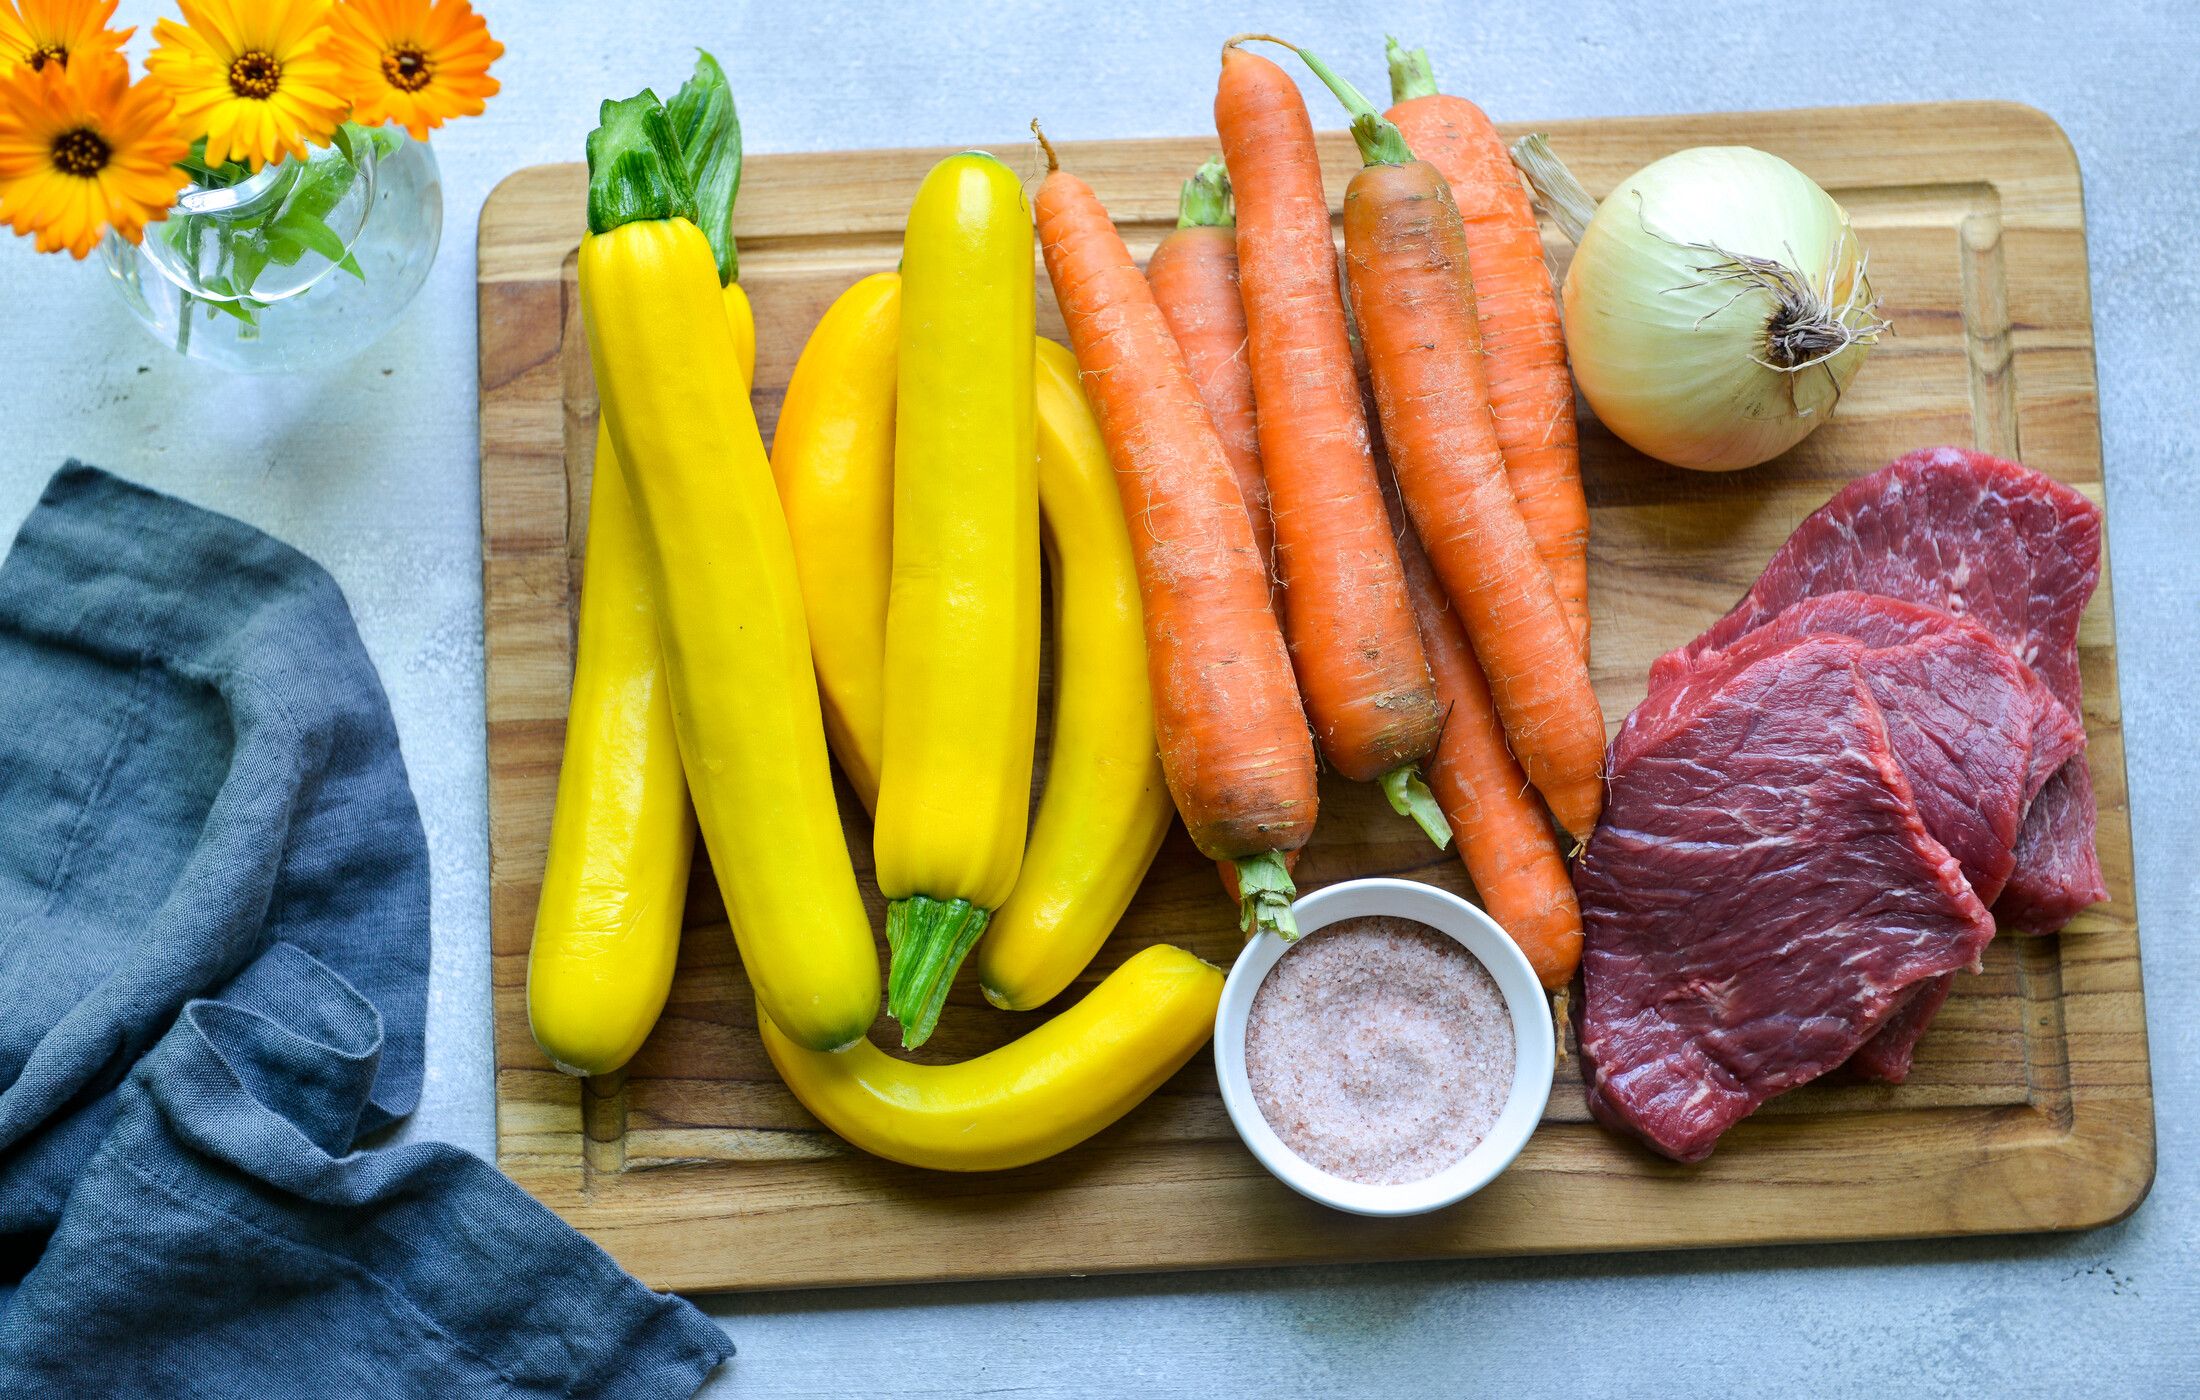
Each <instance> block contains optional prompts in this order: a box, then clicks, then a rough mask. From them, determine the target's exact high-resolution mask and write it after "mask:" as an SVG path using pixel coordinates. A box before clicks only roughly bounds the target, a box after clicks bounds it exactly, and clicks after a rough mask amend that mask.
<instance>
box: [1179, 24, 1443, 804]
mask: <svg viewBox="0 0 2200 1400" xmlns="http://www.w3.org/2000/svg"><path fill="white" fill-rule="evenodd" d="M1236 43H1237V41H1236V40H1232V41H1231V42H1230V43H1229V44H1226V45H1224V46H1223V50H1222V77H1221V81H1220V83H1219V84H1218V85H1217V87H1216V90H1215V129H1216V130H1217V131H1218V132H1220V133H1221V136H1222V158H1223V160H1224V161H1225V162H1226V163H1227V164H1228V165H1229V169H1230V185H1231V188H1232V190H1233V192H1234V193H1235V196H1236V199H1237V221H1238V280H1239V286H1240V289H1241V290H1242V292H1243V294H1244V300H1245V324H1246V328H1247V333H1248V334H1247V342H1246V344H1247V350H1248V352H1249V354H1250V358H1251V361H1252V370H1253V397H1254V401H1255V403H1256V404H1257V405H1258V407H1259V415H1260V456H1261V468H1262V470H1263V472H1264V473H1265V474H1266V476H1267V478H1268V505H1269V510H1270V513H1271V514H1272V515H1273V516H1274V518H1275V526H1276V565H1277V571H1278V573H1279V574H1280V575H1281V576H1282V580H1283V588H1284V594H1283V598H1284V605H1283V623H1284V631H1285V635H1286V636H1287V637H1289V639H1290V642H1291V660H1292V662H1293V664H1294V665H1295V666H1296V667H1297V669H1298V675H1299V688H1300V689H1301V691H1303V692H1304V693H1305V696H1306V708H1307V714H1308V716H1309V717H1310V718H1311V719H1312V720H1313V721H1314V733H1315V736H1316V737H1317V738H1318V739H1319V740H1320V741H1321V750H1322V756H1323V757H1324V758H1326V759H1328V760H1329V763H1330V766H1331V767H1333V768H1335V769H1336V770H1337V771H1338V772H1340V773H1342V774H1344V776H1346V777H1348V778H1352V779H1354V780H1356V781H1360V782H1366V781H1369V780H1372V779H1377V778H1380V779H1382V781H1383V787H1384V791H1385V792H1386V793H1388V794H1389V796H1390V798H1391V803H1392V805H1393V806H1395V807H1397V809H1398V810H1399V811H1400V812H1403V813H1406V814H1407V815H1409V816H1412V817H1414V818H1415V819H1416V820H1418V821H1420V822H1421V824H1422V825H1423V826H1424V827H1425V828H1427V830H1428V833H1429V835H1430V837H1431V838H1433V839H1435V840H1436V842H1437V844H1438V845H1444V844H1448V843H1449V841H1450V833H1449V832H1448V831H1447V830H1446V829H1445V827H1444V823H1443V814H1442V812H1441V811H1440V810H1439V809H1438V808H1437V806H1436V803H1435V802H1434V800H1433V799H1432V798H1430V797H1429V795H1428V790H1427V789H1426V788H1425V787H1424V786H1422V784H1421V781H1420V778H1419V774H1418V765H1419V763H1420V761H1421V760H1422V759H1423V758H1425V757H1427V756H1428V755H1429V754H1430V753H1431V752H1433V751H1434V749H1435V746H1436V740H1437V736H1438V735H1439V734H1440V733H1441V732H1442V730H1443V724H1444V717H1443V711H1442V710H1441V709H1440V708H1439V707H1438V705H1437V703H1436V686H1435V682H1434V681H1433V680H1431V679H1430V677H1429V670H1428V659H1427V658H1426V657H1425V656H1423V655H1422V654H1421V639H1420V637H1419V635H1418V634H1417V633H1416V632H1415V631H1414V628H1413V609H1412V606H1411V605H1410V604H1409V603H1408V602H1407V601H1406V594H1405V572H1404V569H1403V568H1402V567H1401V566H1400V565H1399V563H1398V547H1397V544H1396V542H1395V541H1393V540H1392V539H1391V535H1390V523H1389V521H1388V519H1387V518H1386V516H1385V514H1384V511H1383V497H1382V488H1381V487H1380V486H1379V485H1378V484H1377V482H1376V480H1375V462H1374V458H1373V456H1372V455H1371V452H1370V449H1369V442H1368V431H1367V419H1366V418H1365V417H1364V416H1363V415H1362V414H1361V412H1360V390H1359V380H1358V379H1357V378H1356V377H1355V375H1354V374H1353V369H1352V342H1351V339H1350V337H1349V335H1348V334H1347V333H1346V330H1345V319H1344V297H1343V294H1342V293H1341V292H1340V291H1339V289H1338V286H1337V247H1336V244H1335V242H1334V241H1332V239H1331V235H1330V228H1329V201H1328V198H1327V197H1326V196H1325V195H1324V194H1323V192H1322V172H1321V155H1320V153H1319V151H1317V150H1316V148H1315V145H1314V124H1313V122H1312V120H1311V119H1310V118H1309V117H1308V116H1307V113H1306V103H1305V102H1304V101H1303V100H1302V99H1301V98H1300V97H1299V89H1298V85H1297V84H1296V83H1293V82H1292V81H1291V78H1290V75H1289V74H1287V73H1285V72H1284V71H1283V70H1282V69H1281V68H1279V67H1277V66H1276V65H1275V64H1273V63H1270V62H1269V61H1268V60H1267V59H1265V58H1261V57H1259V56H1257V55H1254V54H1250V53H1247V52H1245V51H1244V50H1243V49H1240V48H1238V47H1236Z"/></svg>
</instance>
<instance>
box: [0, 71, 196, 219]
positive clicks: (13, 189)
mask: <svg viewBox="0 0 2200 1400" xmlns="http://www.w3.org/2000/svg"><path fill="white" fill-rule="evenodd" d="M190 151H191V143H190V142H189V141H187V140H185V139H184V136H183V131H182V128H181V127H180V126H178V125H177V123H176V119H175V114H174V111H173V109H172V107H171V106H170V104H169V101H168V95H167V93H166V92H164V91H162V90H161V89H160V88H159V87H158V86H156V85H155V84H154V83H153V82H152V81H151V80H150V79H148V80H146V81H145V82H141V83H139V84H137V85H136V86H135V87H132V86H131V85H130V69H129V65H128V64H126V63H124V62H123V61H122V59H121V57H120V56H118V55H114V54H88V53H81V52H80V53H79V54H78V55H77V56H76V58H75V60H74V61H73V62H71V63H70V64H69V65H68V66H67V67H63V66H62V65H61V64H58V63H49V64H47V65H46V66H45V67H43V68H41V69H39V70H37V71H35V72H28V73H17V74H15V75H13V76H11V77H9V78H8V79H7V80H5V81H0V219H5V220H6V221H7V224H8V226H9V227H10V228H12V229H14V230H15V231H16V232H17V233H30V234H36V235H37V236H38V251H39V252H41V253H52V252H58V251H59V250H61V249H63V248H66V249H68V250H69V252H70V253H71V254H73V255H74V256H76V257H79V258H81V257H83V256H84V255H85V254H87V253H89V252H91V251H92V249H93V248H95V247H97V246H98V244H99V240H100V239H101V238H102V237H103V236H105V234H106V232H107V230H108V229H110V228H112V229H114V230H115V231H116V232H117V233H120V234H121V235H122V236H123V237H124V238H127V239H129V240H130V241H131V242H132V243H135V242H137V241H138V240H139V239H141V238H143V237H144V236H145V226H146V225H147V224H149V223H152V222H155V221H157V220H160V219H165V218H167V217H168V206H169V205H170V204H172V203H174V202H175V198H176V192H177V191H178V190H180V189H182V188H183V184H184V178H185V177H184V173H183V172H182V171H181V170H178V169H177V168H176V162H177V161H179V160H182V159H183V158H184V157H185V156H186V155H188V154H190Z"/></svg>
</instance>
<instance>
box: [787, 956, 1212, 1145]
mask: <svg viewBox="0 0 2200 1400" xmlns="http://www.w3.org/2000/svg"><path fill="white" fill-rule="evenodd" d="M1222 981H1223V977H1222V970H1221V969H1220V968H1217V967H1213V966H1211V965H1209V964H1208V963H1205V962H1202V961H1201V960H1200V959H1198V958H1196V957H1194V956H1192V955H1191V954H1190V953H1187V952H1185V951H1184V950H1183V949H1181V948H1172V947H1170V946H1168V945H1166V944H1157V945H1155V946H1153V947H1151V948H1145V949H1141V950H1140V951H1139V952H1137V953H1134V954H1132V955H1131V957H1130V958H1129V959H1128V960H1126V961H1125V962H1124V964H1123V965H1122V966H1121V967H1119V968H1117V969H1116V970H1115V971H1114V972H1112V973H1110V974H1109V975H1108V976H1107V978H1106V979H1105V980H1103V981H1102V982H1101V983H1100V985H1099V986H1097V987H1095V988H1093V989H1092V991H1091V992H1089V993H1087V994H1086V996H1085V999H1084V1000H1083V1001H1080V1002H1078V1003H1077V1004H1076V1005H1075V1006H1073V1007H1071V1008H1069V1010H1067V1011H1064V1012H1063V1013H1062V1014H1061V1015H1059V1016H1056V1017H1055V1018H1054V1019H1053V1020H1051V1021H1048V1022H1047V1023H1046V1024H1044V1025H1042V1026H1039V1027H1038V1028H1037V1029H1035V1030H1033V1031H1031V1032H1030V1033H1029V1034H1027V1035H1025V1036H1023V1037H1022V1038H1020V1039H1018V1040H1015V1041H1012V1042H1010V1043H1009V1044H1007V1045H1004V1046H1002V1047H1001V1048H1000V1049H998V1050H995V1051H993V1052H992V1053H990V1054H986V1055H980V1056H978V1057H977V1058H976V1059H974V1060H965V1061H963V1062H962V1063H961V1064H954V1065H916V1064H911V1063H909V1062H908V1061H906V1060H897V1059H895V1058H893V1057H892V1056H891V1055H888V1054H887V1053H886V1052H885V1051H883V1050H880V1049H879V1048H878V1047H877V1046H875V1045H872V1044H871V1043H870V1042H869V1041H865V1042H864V1043H863V1044H861V1045H856V1046H852V1047H850V1048H849V1049H848V1050H845V1051H843V1052H842V1053H840V1054H838V1055H820V1054H817V1053H816V1052H814V1051H807V1050H804V1049H803V1048H802V1047H801V1046H799V1045H796V1044H794V1043H793V1042H792V1041H790V1040H789V1039H788V1038H787V1037H786V1036H785V1035H783V1034H781V1033H780V1030H779V1028H778V1026H776V1025H774V1024H773V1023H772V1021H771V1020H770V1018H769V1017H767V1016H759V1017H758V1018H757V1023H758V1026H759V1028H760V1029H761V1031H762V1032H763V1037H764V1049H765V1050H766V1052H768V1053H769V1054H770V1055H771V1059H772V1064H773V1065H775V1066H776V1067H777V1068H778V1070H779V1077H780V1078H782V1079H784V1080H785V1081H786V1082H787V1087H788V1088H790V1089H792V1090H793V1091H794V1096H795V1097H796V1098H798V1099H800V1100H801V1101H802V1106H803V1107H804V1108H807V1109H809V1110H810V1112H812V1113H814V1114H816V1115H817V1117H818V1119H819V1121H821V1122H823V1123H824V1124H825V1126H826V1127H828V1128H831V1129H832V1130H833V1131H834V1132H836V1133H838V1134H840V1135H841V1136H842V1137H844V1138H846V1139H847V1140H848V1141H849V1142H852V1143H854V1144H855V1145H856V1146H857V1147H860V1148H862V1149H863V1150H864V1151H866V1152H869V1153H871V1154H873V1155H874V1156H879V1157H884V1158H887V1159H888V1160H890V1161H895V1162H905V1163H907V1164H908V1165H910V1166H913V1167H929V1168H931V1169H933V1170H935V1171H950V1172H983V1171H1002V1170H1005V1169H1007V1168H1009V1167H1020V1166H1024V1165H1026V1164H1027V1163H1031V1162H1036V1161H1039V1160H1041V1159H1043V1158H1046V1157H1051V1156H1053V1155H1054V1154H1055V1153H1057V1152H1061V1151H1063V1150H1065V1149H1067V1148H1070V1147H1074V1146H1076V1145H1077V1144H1078V1143H1080V1142H1083V1141H1084V1140H1085V1139H1086V1138H1088V1137H1091V1136H1092V1135H1093V1134H1094V1133H1097V1132H1099V1131H1100V1130H1101V1129H1102V1128H1105V1127H1107V1126H1108V1125H1109V1124H1110V1123H1113V1122H1114V1121H1115V1120H1116V1119H1118V1118H1120V1117H1122V1116H1123V1115H1124V1114H1125V1113H1128V1112H1129V1111H1130V1110H1131V1109H1132V1108H1134V1107H1136V1106H1137V1104H1138V1103H1139V1102H1140V1101H1141V1100H1143V1099H1144V1098H1145V1097H1146V1096H1147V1095H1148V1094H1151V1093H1152V1092H1153V1091H1154V1090H1155V1089H1157V1088H1159V1087H1160V1086H1161V1083H1162V1081H1163V1080H1165V1079H1167V1078H1168V1077H1169V1076H1170V1075H1172V1074H1174V1073H1175V1072H1176V1071H1177V1069H1178V1068H1179V1067H1180V1066H1182V1065H1183V1063H1184V1062H1185V1061H1186V1060H1189V1059H1190V1058H1191V1057H1192V1056H1193V1055H1194V1054H1195V1053H1197V1052H1198V1050H1199V1047H1200V1046H1202V1045H1205V1044H1206V1043H1207V1039H1208V1037H1209V1036H1211V1035H1212V1034H1213V1033H1214V1027H1215V1007H1216V1006H1217V1005H1218V1004H1219V1003H1220V1002H1221V1000H1222Z"/></svg>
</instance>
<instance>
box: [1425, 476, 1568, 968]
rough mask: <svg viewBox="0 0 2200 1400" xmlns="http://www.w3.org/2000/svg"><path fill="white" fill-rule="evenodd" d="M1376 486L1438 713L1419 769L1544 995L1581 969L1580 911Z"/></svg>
mask: <svg viewBox="0 0 2200 1400" xmlns="http://www.w3.org/2000/svg"><path fill="white" fill-rule="evenodd" d="M1384 485H1385V487H1386V488H1388V489H1387V490H1386V491H1385V495H1386V496H1387V497H1388V498H1389V502H1390V505H1391V523H1392V525H1393V527H1394V528H1395V529H1396V530H1397V531H1398V554H1399V558H1400V559H1401V561H1402V562H1403V563H1404V564H1405V566H1406V591H1407V592H1408V593H1409V594H1411V595H1412V598H1413V617H1414V621H1416V622H1417V623H1419V624H1420V628H1421V645H1422V646H1423V647H1424V648H1426V649H1427V651H1428V664H1429V669H1430V670H1431V671H1432V672H1434V673H1435V675H1436V691H1437V694H1438V695H1440V696H1442V697H1443V701H1444V705H1445V709H1446V715H1445V719H1444V738H1443V742H1442V743H1441V744H1440V745H1438V746H1437V750H1436V756H1435V757H1433V758H1431V759H1430V760H1429V764H1428V785H1429V787H1430V788H1431V789H1433V790H1434V791H1435V793H1436V800H1437V801H1439V802H1441V803H1443V804H1444V815H1445V816H1446V817H1449V818H1450V819H1451V831H1452V835H1453V836H1455V837H1457V838H1458V841H1459V859H1460V860H1461V861H1462V862H1464V863H1465V865H1466V867H1467V874H1468V875H1469V876H1471V877H1472V878H1473V880H1474V889H1475V893H1476V894H1478V895H1480V896H1481V897H1482V907H1483V908H1484V909H1487V910H1488V911H1489V915H1490V917H1491V918H1493V919H1495V920H1497V922H1498V923H1500V924H1502V925H1503V926H1504V929H1505V932H1507V933H1509V934H1511V935H1512V940H1513V942H1515V943H1517V944H1519V945H1520V951H1521V952H1523V953H1526V954H1527V955H1528V961H1529V963H1530V964H1532V965H1533V966H1534V968H1535V975H1536V977H1537V979H1538V980H1540V981H1541V982H1542V983H1543V986H1544V987H1545V989H1547V990H1549V991H1554V992H1555V991H1559V990H1561V989H1562V988H1564V987H1565V986H1566V984H1567V983H1569V982H1571V981H1573V979H1574V970H1575V969H1576V968H1578V967H1580V966H1581V906H1580V904H1579V903H1578V902H1576V900H1575V899H1574V886H1573V881H1572V880H1571V879H1570V878H1569V877H1568V876H1567V874H1566V857H1565V854H1564V852H1562V851H1561V850H1560V849H1559V844H1558V834H1557V833H1556V832H1554V831H1553V830H1552V829H1551V818H1550V814H1549V813H1548V812H1546V811H1544V809H1543V803H1542V801H1541V800H1540V799H1539V798H1537V797H1536V795H1535V791H1534V789H1533V788H1531V787H1530V786H1529V785H1528V778H1527V775H1526V774H1525V773H1522V772H1521V771H1520V765H1519V763H1518V762H1516V761H1515V760H1514V759H1513V756H1512V750H1510V749H1508V748H1506V747H1505V728H1504V726H1503V725H1502V724H1500V723H1498V720H1497V707H1496V706H1495V705H1494V704H1492V703H1491V701H1490V687H1489V682H1488V681H1487V680H1485V679H1484V678H1483V675H1482V664H1481V662H1479V661H1477V660H1476V659H1475V655H1474V645H1473V643H1471V642H1469V641H1468V640H1467V631H1466V628H1465V627H1463V626H1461V625H1460V621H1459V614H1458V613H1457V612H1456V611H1455V610H1454V609H1453V608H1452V606H1451V601H1450V600H1449V599H1448V598H1446V597H1445V596H1444V589H1443V585H1441V584H1440V583H1438V582H1437V581H1436V571H1435V570H1434V569H1433V568H1431V567H1430V566H1429V562H1428V555H1427V553H1425V552H1424V551H1423V550H1422V548H1421V542H1420V540H1419V539H1417V538H1415V536H1414V534H1413V527H1412V526H1411V525H1410V524H1408V523H1407V521H1406V518H1405V509H1404V503H1403V502H1401V501H1399V500H1398V498H1397V487H1396V485H1395V484H1394V483H1392V482H1388V481H1386V482H1385V483H1384Z"/></svg>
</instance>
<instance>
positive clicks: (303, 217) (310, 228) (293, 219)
mask: <svg viewBox="0 0 2200 1400" xmlns="http://www.w3.org/2000/svg"><path fill="white" fill-rule="evenodd" d="M268 233H269V236H270V237H271V238H273V239H280V240H288V241H293V242H296V243H299V244H302V245H304V246H305V247H307V248H310V249H311V250H313V251H314V252H316V253H319V254H320V255H321V256H322V257H324V258H327V259H328V260H329V261H330V262H332V263H341V262H342V261H343V260H344V259H345V258H346V257H348V256H350V250H349V249H347V248H346V247H345V246H344V240H343V239H342V238H340V237H338V236H337V233H336V230H335V229H332V228H330V227H329V226H328V223H327V221H326V220H324V219H322V218H320V217H319V216H318V215H314V214H308V213H306V212H304V211H303V210H298V209H293V210H291V211H290V212H289V213H287V214H285V215H283V216H282V217H281V218H279V219H277V220H276V221H275V223H274V226H273V227H272V228H270V229H269V230H268ZM296 261H297V259H296V258H292V259H290V260H289V262H288V263H285V264H284V265H285V266H289V265H290V264H291V263H295V262H296Z"/></svg>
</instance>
